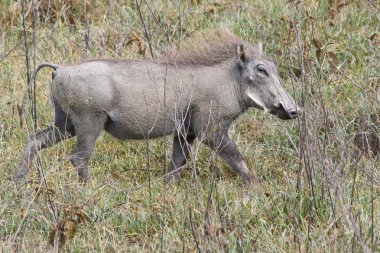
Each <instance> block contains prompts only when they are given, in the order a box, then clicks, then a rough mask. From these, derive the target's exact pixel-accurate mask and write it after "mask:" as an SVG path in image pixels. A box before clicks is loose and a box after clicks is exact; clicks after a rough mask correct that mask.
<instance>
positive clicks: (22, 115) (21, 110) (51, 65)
mask: <svg viewBox="0 0 380 253" xmlns="http://www.w3.org/2000/svg"><path fill="white" fill-rule="evenodd" d="M45 67H49V68H52V69H54V70H56V69H58V68H59V65H57V64H54V63H50V62H44V63H42V64H40V65H38V67H37V68H36V70H35V71H34V72H33V74H32V77H31V78H30V80H29V83H28V89H27V91H26V92H25V93H24V96H23V98H22V101H21V105H20V106H19V108H18V113H19V117H20V126H21V127H22V126H23V125H24V122H25V103H26V101H27V98H28V97H29V96H28V95H29V94H32V82H33V81H34V80H35V79H36V76H37V73H38V72H39V71H40V70H41V69H42V68H45Z"/></svg>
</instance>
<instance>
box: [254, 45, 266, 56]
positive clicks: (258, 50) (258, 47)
mask: <svg viewBox="0 0 380 253" xmlns="http://www.w3.org/2000/svg"><path fill="white" fill-rule="evenodd" d="M253 48H254V49H255V53H256V54H258V55H263V54H264V50H263V43H261V42H259V43H257V44H256V45H254V46H253Z"/></svg>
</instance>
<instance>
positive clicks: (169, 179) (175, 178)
mask: <svg viewBox="0 0 380 253" xmlns="http://www.w3.org/2000/svg"><path fill="white" fill-rule="evenodd" d="M180 177H181V174H180V173H178V172H174V173H169V174H168V175H165V178H164V180H165V183H167V184H177V183H178V182H179V180H180Z"/></svg>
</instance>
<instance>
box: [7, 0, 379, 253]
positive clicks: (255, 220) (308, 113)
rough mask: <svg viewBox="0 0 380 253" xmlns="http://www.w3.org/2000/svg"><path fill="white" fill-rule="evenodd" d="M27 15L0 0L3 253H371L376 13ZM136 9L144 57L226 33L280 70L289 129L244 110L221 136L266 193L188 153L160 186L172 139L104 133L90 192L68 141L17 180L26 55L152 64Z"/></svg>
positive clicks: (233, 8)
mask: <svg viewBox="0 0 380 253" xmlns="http://www.w3.org/2000/svg"><path fill="white" fill-rule="evenodd" d="M22 5H23V1H21V2H15V1H11V0H3V1H1V2H0V22H1V23H0V31H1V37H0V77H1V78H0V185H1V188H0V252H12V251H13V252H56V251H58V252H63V251H66V252H380V197H379V196H380V161H379V156H380V151H379V149H380V147H379V127H380V2H379V1H376V0H372V1H370V0H368V1H365V0H351V1H347V0H328V1H327V0H320V1H319V0H293V1H285V0H276V1H264V0H257V1H253V0H239V1H235V0H191V1H190V0H186V1H181V0H170V1H169V0H168V1H166V0H155V1H152V0H146V1H141V6H140V8H139V6H138V5H137V4H136V2H135V1H133V0H127V1H119V0H113V1H107V2H106V1H104V2H103V1H99V0H92V1H90V0H87V1H86V2H85V3H84V2H83V1H79V0H71V1H70V0H50V1H47V0H46V1H45V0H44V1H26V2H25V3H24V6H22ZM22 7H24V8H22ZM139 9H140V11H141V14H142V15H141V16H142V17H143V20H144V22H145V24H146V29H147V32H148V37H149V40H150V41H151V45H152V53H153V56H154V57H156V56H157V55H158V54H160V53H162V52H164V51H165V50H167V49H168V48H175V47H176V46H177V45H178V44H180V42H181V41H182V40H184V39H186V38H188V37H191V36H192V34H194V33H197V32H199V31H207V30H213V29H218V28H221V27H227V28H229V29H231V30H232V31H234V33H236V34H237V35H239V36H240V37H242V38H244V39H245V40H247V41H250V42H252V43H254V42H258V41H261V42H262V43H263V45H264V48H265V51H266V52H267V54H268V55H270V56H271V57H273V59H274V60H275V61H276V62H277V64H278V66H279V70H280V75H281V77H282V79H283V84H284V86H285V87H286V89H287V90H288V91H289V93H290V94H292V96H293V97H294V98H295V100H296V101H297V103H298V104H299V105H300V106H301V107H302V108H303V113H302V115H301V117H299V118H298V119H297V120H294V121H286V122H285V121H281V120H279V119H278V118H276V117H274V116H271V115H269V114H265V113H263V112H260V111H257V110H254V109H251V110H249V111H248V113H246V114H245V115H243V116H242V117H240V118H239V119H238V120H237V121H236V124H235V125H234V126H233V127H232V128H231V129H230V136H231V137H232V138H233V139H234V140H235V141H236V143H237V145H238V146H239V149H240V151H241V152H242V154H243V155H244V157H245V159H246V161H247V163H248V165H249V167H250V169H251V171H253V172H254V173H255V174H256V175H257V177H258V178H259V179H260V183H257V184H252V185H243V184H241V182H240V179H239V178H238V177H236V175H235V174H234V173H233V172H231V171H230V169H229V168H228V166H227V165H226V164H225V163H224V162H223V161H221V159H218V158H216V156H215V154H214V153H213V152H211V151H210V150H209V149H207V148H205V147H204V146H203V145H199V143H196V145H195V146H194V150H193V152H194V155H195V157H196V160H195V165H194V166H195V167H194V166H193V165H191V164H190V165H189V169H188V170H186V172H185V173H184V175H183V177H182V179H181V181H180V182H179V183H178V184H169V185H168V184H165V183H164V181H163V180H162V179H163V178H162V176H163V172H164V170H165V165H169V164H170V154H171V139H172V138H171V137H170V136H168V137H165V138H161V139H156V140H149V152H147V142H146V141H142V142H132V141H127V142H121V141H118V140H116V139H114V138H112V137H111V136H110V135H108V134H103V135H102V136H101V138H100V139H99V141H98V142H97V146H96V154H95V156H94V157H93V159H92V161H91V165H90V174H91V179H90V181H89V182H88V183H87V184H86V185H83V184H80V183H78V178H77V174H76V171H75V169H74V168H73V167H72V165H71V164H70V162H69V156H70V153H71V150H72V147H73V144H74V141H75V140H69V141H64V142H62V143H60V144H59V145H56V146H54V147H52V148H50V149H48V150H44V151H42V152H41V153H39V157H38V161H36V162H35V163H34V164H33V167H32V168H31V171H30V173H29V174H28V177H27V180H26V182H23V183H22V184H16V183H15V182H13V181H12V180H11V176H12V174H13V172H14V170H15V169H16V166H17V164H18V162H19V159H20V158H21V154H22V150H23V147H24V145H25V143H26V141H27V138H28V135H29V134H31V133H33V131H34V130H33V128H34V127H33V126H34V122H33V117H32V115H31V114H30V113H27V114H26V118H25V120H26V121H25V124H24V125H23V126H20V117H19V106H20V104H21V102H22V98H23V95H24V93H25V92H26V91H27V64H26V49H27V57H28V61H29V63H28V65H29V72H32V71H33V69H34V67H36V66H37V65H38V64H40V63H42V62H45V61H49V62H54V63H58V64H63V63H74V62H78V61H81V60H83V59H86V58H117V59H151V58H152V55H151V51H150V48H149V43H148V42H147V36H146V35H145V32H144V27H143V25H142V22H141V17H140V15H139ZM23 14H24V15H23ZM23 17H25V28H23V20H24V18H23ZM25 35H26V40H25ZM25 45H26V46H25ZM49 71H50V70H43V71H41V72H40V73H39V75H38V78H37V79H38V80H37V90H36V102H37V127H38V128H39V129H40V128H44V127H46V126H47V125H49V124H51V123H52V118H53V111H54V110H53V106H52V105H51V102H50V101H49V97H50V80H51V73H50V72H49ZM28 105H31V101H28ZM28 108H30V106H29V107H28ZM376 154H377V155H376ZM148 161H149V166H148ZM190 168H192V169H193V170H191V169H190ZM194 169H196V170H194ZM38 170H40V171H43V175H44V176H43V180H42V179H41V177H40V176H39V174H38V173H37V172H38ZM192 171H193V172H194V171H195V172H196V176H194V173H192Z"/></svg>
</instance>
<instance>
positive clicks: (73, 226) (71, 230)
mask: <svg viewBox="0 0 380 253" xmlns="http://www.w3.org/2000/svg"><path fill="white" fill-rule="evenodd" d="M77 228H78V226H77V223H76V221H74V220H69V221H68V222H67V223H66V224H65V234H66V238H67V239H69V240H71V239H73V238H74V235H75V233H76V231H77Z"/></svg>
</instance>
